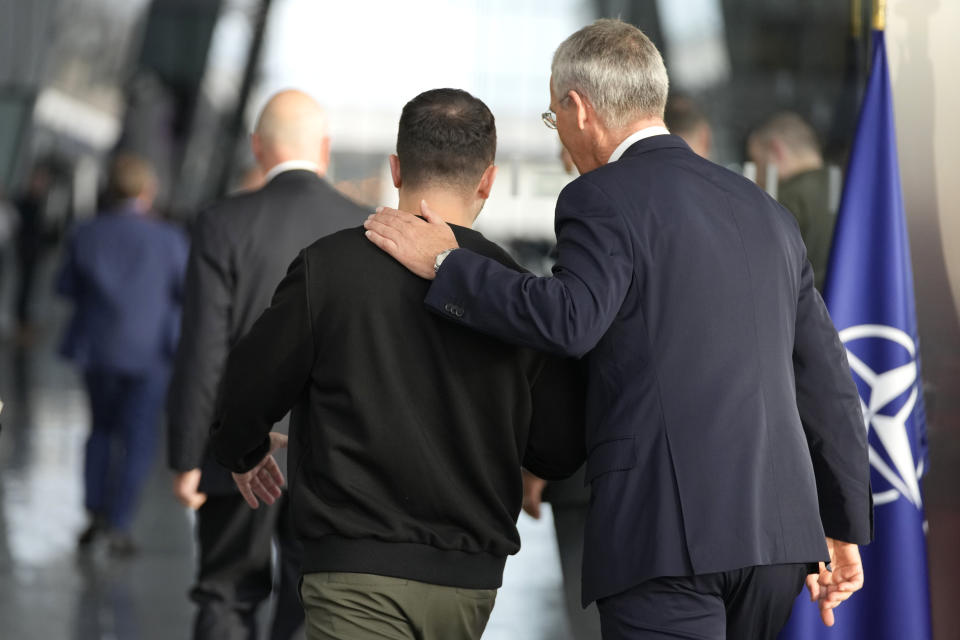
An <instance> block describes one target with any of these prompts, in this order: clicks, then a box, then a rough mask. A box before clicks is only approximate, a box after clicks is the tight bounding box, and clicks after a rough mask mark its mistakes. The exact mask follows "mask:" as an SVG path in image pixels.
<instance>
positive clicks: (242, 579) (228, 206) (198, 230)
mask: <svg viewBox="0 0 960 640" xmlns="http://www.w3.org/2000/svg"><path fill="white" fill-rule="evenodd" d="M251 143H252V148H253V154H254V156H255V157H256V159H257V163H258V165H259V168H260V171H262V174H263V178H264V181H265V185H264V186H263V187H262V188H260V189H258V190H254V191H250V192H244V193H239V194H236V195H233V196H231V197H228V198H226V199H224V200H222V201H221V202H218V203H216V204H215V205H213V206H212V207H210V208H209V209H207V210H206V211H203V212H202V213H201V214H200V215H199V216H198V218H197V220H196V224H195V225H194V228H193V234H192V246H191V252H190V262H189V267H188V269H187V282H186V293H185V301H184V314H183V334H182V339H181V341H180V348H179V351H178V352H177V358H176V364H175V367H174V373H173V380H172V383H171V387H170V393H169V397H168V400H167V412H168V423H169V432H168V454H169V461H168V462H169V466H170V468H171V469H172V470H173V472H174V482H173V491H174V494H175V495H176V497H177V499H178V500H180V502H181V503H183V504H184V505H186V506H188V507H190V508H191V509H196V515H197V520H196V522H197V542H198V546H199V549H198V551H199V553H198V555H197V562H198V569H197V579H196V584H195V585H194V587H193V589H192V590H191V592H190V598H191V599H192V600H193V601H194V602H195V603H196V605H197V607H198V611H197V617H196V620H195V623H194V631H193V637H194V638H195V639H196V640H203V639H207V638H209V639H215V640H233V639H237V640H239V639H244V640H245V639H247V638H253V637H256V612H257V609H258V608H259V606H260V605H261V604H262V603H263V602H265V601H268V600H269V598H270V594H271V592H272V590H273V586H274V583H275V581H274V577H273V567H272V555H273V552H272V550H273V542H274V541H276V544H277V547H278V550H279V553H278V554H277V567H276V572H277V574H278V576H277V579H276V584H277V588H276V594H275V595H276V606H274V607H273V620H272V622H271V631H270V634H271V635H270V637H271V638H272V640H286V639H287V638H290V637H293V636H294V635H295V634H297V632H298V630H299V629H300V628H301V627H302V625H303V609H302V607H301V606H300V603H299V601H298V599H297V581H298V580H299V577H300V548H299V544H298V543H297V541H296V539H295V537H294V535H293V530H292V528H291V521H290V506H289V502H288V500H287V498H286V496H283V497H282V498H281V499H280V500H279V501H277V503H276V504H274V505H271V506H270V507H268V508H262V509H258V510H252V509H250V508H249V507H248V506H247V505H246V503H245V502H244V499H243V497H242V496H241V495H240V493H239V492H238V491H237V488H236V486H235V485H234V483H233V480H232V478H231V477H230V472H229V471H227V470H226V469H224V468H223V467H221V466H220V465H219V464H217V462H216V460H214V459H213V457H212V456H211V455H210V453H209V446H208V437H209V432H210V424H211V423H212V422H213V418H214V407H215V405H216V402H217V396H218V391H219V389H220V386H221V377H222V375H223V368H224V364H225V362H226V359H227V352H228V351H229V349H230V348H231V347H232V346H233V345H234V344H236V343H237V341H238V340H239V339H240V338H241V337H242V336H243V335H244V334H245V333H246V332H247V331H248V330H249V329H250V327H251V326H252V325H253V322H254V320H256V319H257V317H259V315H260V314H261V313H262V312H263V310H264V309H266V308H267V306H268V305H269V304H270V297H271V295H272V294H273V291H274V289H275V288H276V286H277V283H279V282H280V280H281V279H282V278H283V276H284V274H285V273H286V272H287V267H289V266H290V263H291V261H293V259H294V258H296V256H297V253H298V252H299V251H300V249H302V248H303V247H305V246H306V245H308V244H310V243H311V242H313V241H314V240H316V239H317V238H319V237H321V236H325V235H327V234H330V233H333V232H334V231H338V230H340V229H343V228H346V227H352V226H356V225H357V224H360V222H361V221H362V220H363V219H364V217H365V216H366V215H367V213H368V211H366V210H364V209H361V208H360V207H359V206H358V205H356V204H354V203H353V202H351V201H350V200H348V199H346V198H345V197H343V196H342V195H340V194H339V193H337V192H336V190H334V188H333V187H332V186H331V185H330V184H329V183H328V182H327V181H326V180H325V179H324V178H323V176H324V175H325V173H326V171H327V167H328V165H329V162H330V138H329V136H328V134H327V121H326V117H325V115H324V112H323V110H322V109H321V108H320V106H319V105H318V104H317V103H316V101H315V100H314V99H313V98H311V97H310V96H309V95H307V94H305V93H302V92H300V91H283V92H281V93H278V94H276V95H275V96H273V97H272V98H271V99H270V100H269V101H268V102H267V104H266V106H265V107H264V109H263V111H262V112H261V114H260V116H259V118H258V120H257V123H256V127H255V130H254V133H253V137H252V139H251ZM281 418H283V416H277V420H278V421H279V422H280V424H278V425H277V429H278V430H279V431H280V432H283V433H286V429H287V419H286V418H283V419H282V420H281Z"/></svg>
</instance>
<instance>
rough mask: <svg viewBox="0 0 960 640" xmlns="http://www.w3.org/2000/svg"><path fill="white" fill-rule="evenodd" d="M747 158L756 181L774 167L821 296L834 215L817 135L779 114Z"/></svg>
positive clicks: (750, 143) (759, 132)
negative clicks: (795, 221) (753, 163)
mask: <svg viewBox="0 0 960 640" xmlns="http://www.w3.org/2000/svg"><path fill="white" fill-rule="evenodd" d="M747 153H748V155H749V156H750V159H751V160H752V161H753V162H755V163H756V165H757V175H758V176H766V175H767V167H768V166H769V165H773V166H775V167H776V169H777V176H778V178H779V182H778V184H777V200H779V201H780V204H782V205H783V206H785V207H786V208H787V209H789V210H790V212H791V213H792V214H793V215H794V217H795V218H796V219H797V223H798V224H799V225H800V235H802V236H803V241H804V244H806V245H807V257H808V258H809V260H810V264H811V265H812V266H813V274H814V280H813V282H814V286H815V287H816V288H817V289H818V290H820V291H823V283H824V281H825V279H826V276H827V261H828V260H829V258H830V245H831V243H832V242H833V227H834V225H835V223H836V212H835V211H832V210H831V208H830V172H829V170H828V168H827V167H826V166H824V163H823V155H822V153H821V151H820V143H819V142H818V141H817V134H816V132H814V130H813V127H811V126H810V125H809V124H808V123H807V122H806V121H805V120H804V119H803V118H801V117H800V116H799V115H797V114H796V113H791V112H783V113H778V114H776V115H774V116H772V117H771V118H770V119H768V120H767V121H765V122H764V123H763V124H761V125H760V126H759V127H757V128H756V129H755V130H754V131H753V133H751V134H750V137H749V138H748V139H747Z"/></svg>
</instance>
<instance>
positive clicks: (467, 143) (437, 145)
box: [397, 89, 497, 190]
mask: <svg viewBox="0 0 960 640" xmlns="http://www.w3.org/2000/svg"><path fill="white" fill-rule="evenodd" d="M496 153H497V128H496V123H495V121H494V118H493V114H492V113H491V112H490V109H488V108H487V105H485V104H484V103H483V101H481V100H479V99H477V98H475V97H473V96H472V95H470V94H469V93H467V92H466V91H462V90H460V89H432V90H430V91H424V92H423V93H421V94H420V95H418V96H417V97H416V98H414V99H413V100H411V101H410V102H408V103H407V104H406V105H405V106H404V107H403V113H401V115H400V125H399V127H398V128H397V157H398V158H399V160H400V166H401V167H402V168H403V183H404V185H405V186H406V187H409V188H411V189H417V188H420V187H423V186H428V185H442V186H449V187H453V188H455V189H458V190H472V189H474V188H476V185H477V183H478V182H479V181H480V179H481V177H482V176H483V172H484V171H486V169H487V167H489V166H490V165H492V164H493V162H494V158H495V156H496Z"/></svg>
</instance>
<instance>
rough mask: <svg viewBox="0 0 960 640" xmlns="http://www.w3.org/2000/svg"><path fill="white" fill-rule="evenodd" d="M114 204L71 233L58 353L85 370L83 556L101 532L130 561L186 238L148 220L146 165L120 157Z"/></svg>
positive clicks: (113, 176)
mask: <svg viewBox="0 0 960 640" xmlns="http://www.w3.org/2000/svg"><path fill="white" fill-rule="evenodd" d="M109 193H110V196H111V200H112V202H113V205H112V206H111V207H110V208H109V209H107V210H105V211H104V212H102V213H101V215H99V216H97V217H96V218H94V219H93V220H90V221H88V222H85V223H81V224H80V225H78V226H77V227H76V228H75V229H74V230H73V233H72V234H71V236H70V239H69V241H68V245H67V247H66V254H65V258H64V262H63V265H62V267H61V269H60V273H59V276H58V279H57V285H56V286H57V292H58V293H60V294H61V295H63V296H66V297H67V298H68V299H70V301H71V302H73V306H74V311H73V317H72V319H71V321H70V324H69V326H68V327H67V331H66V335H65V337H64V341H63V345H62V347H61V353H62V355H63V356H64V357H66V358H68V359H70V360H72V361H73V362H74V364H76V365H77V367H78V368H79V369H80V371H81V372H82V373H83V378H84V382H85V384H86V391H87V395H88V397H89V400H90V409H91V413H92V421H91V431H90V437H89V439H88V440H87V446H86V453H85V458H84V504H85V506H86V509H87V511H88V512H89V514H90V524H89V526H88V527H87V529H86V530H85V531H84V532H83V533H82V534H81V535H80V539H79V546H80V548H81V549H85V548H87V547H89V546H90V545H91V544H92V543H94V542H95V541H96V540H97V539H99V538H100V537H101V536H102V535H103V536H105V537H106V539H107V541H108V548H109V551H110V552H111V553H112V554H114V555H118V556H126V555H131V554H133V553H134V552H135V551H136V545H135V544H134V541H133V539H132V537H131V535H130V525H131V523H132V521H133V517H134V514H135V510H136V506H137V502H138V499H139V496H140V493H141V490H142V488H143V484H144V481H145V480H146V478H147V474H148V472H149V471H150V468H151V465H152V462H153V459H154V453H155V451H156V444H157V439H158V436H159V425H158V422H159V419H160V415H161V413H162V409H163V399H164V397H165V395H166V390H167V382H168V380H169V374H170V363H171V360H172V358H173V354H174V351H175V350H176V343H177V334H178V331H179V321H180V301H181V297H182V286H183V277H184V272H185V270H186V263H187V241H186V238H185V236H184V235H183V234H182V233H181V232H180V230H179V229H177V228H175V227H173V226H172V225H170V224H168V223H165V222H162V221H160V220H158V219H156V218H155V217H153V215H152V214H151V211H150V207H151V204H152V202H153V198H154V195H155V193H156V177H155V175H154V173H153V170H152V168H151V167H150V165H149V164H148V163H147V162H146V161H145V160H144V159H142V158H139V157H137V156H133V155H125V154H121V155H119V156H118V157H117V158H116V159H115V161H114V162H113V166H112V169H111V173H110V185H109Z"/></svg>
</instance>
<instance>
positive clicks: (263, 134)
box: [254, 89, 327, 170]
mask: <svg viewBox="0 0 960 640" xmlns="http://www.w3.org/2000/svg"><path fill="white" fill-rule="evenodd" d="M254 137H255V140H256V142H255V143H254V152H255V154H256V155H257V160H258V162H259V163H260V165H261V168H262V169H264V170H268V169H270V168H271V166H272V165H274V164H277V163H280V162H288V161H292V160H301V161H307V162H313V163H316V164H319V165H325V162H326V160H325V158H324V154H325V150H326V145H327V118H326V114H325V113H324V111H323V108H321V107H320V105H319V104H318V103H317V101H316V100H314V99H313V98H312V97H310V96H309V95H308V94H306V93H304V92H302V91H297V90H294V89H290V90H286V91H281V92H279V93H277V94H276V95H274V96H273V97H272V98H270V100H269V101H267V104H266V105H265V106H264V108H263V111H261V112H260V116H259V118H258V119H257V125H256V128H255V129H254ZM264 165H267V166H264Z"/></svg>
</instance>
